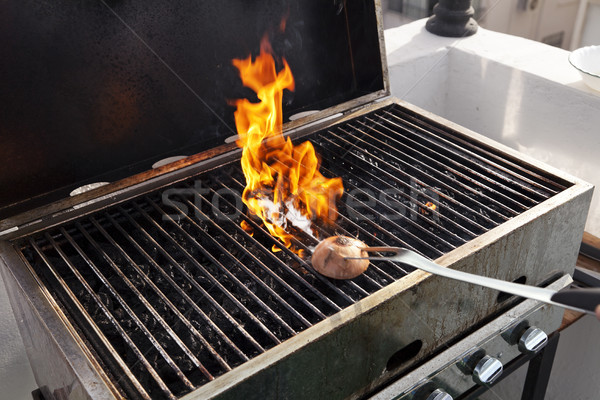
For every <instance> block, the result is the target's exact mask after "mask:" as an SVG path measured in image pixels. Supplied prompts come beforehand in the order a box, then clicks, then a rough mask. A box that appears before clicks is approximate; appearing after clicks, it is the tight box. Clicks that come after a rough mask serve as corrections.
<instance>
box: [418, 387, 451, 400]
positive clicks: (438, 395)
mask: <svg viewBox="0 0 600 400" xmlns="http://www.w3.org/2000/svg"><path fill="white" fill-rule="evenodd" d="M425 400H454V399H453V398H452V396H450V395H449V394H448V393H446V392H444V391H443V390H442V389H435V390H434V391H433V392H432V393H431V394H430V395H429V397H427V398H426V399H425Z"/></svg>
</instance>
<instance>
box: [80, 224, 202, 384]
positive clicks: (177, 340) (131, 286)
mask: <svg viewBox="0 0 600 400" xmlns="http://www.w3.org/2000/svg"><path fill="white" fill-rule="evenodd" d="M90 221H91V222H92V224H93V225H94V226H95V227H96V229H98V232H100V233H101V234H102V236H103V237H104V239H105V240H106V241H107V242H108V243H110V244H111V245H112V246H113V247H114V248H115V249H117V250H118V251H119V253H120V254H121V256H122V257H123V258H124V259H125V260H126V261H127V263H128V264H129V265H130V266H131V267H133V268H134V269H135V272H136V275H137V276H138V277H139V278H141V279H142V280H143V281H144V287H145V286H146V284H149V286H150V287H152V288H153V289H156V290H155V291H154V293H153V294H156V295H157V296H158V297H159V298H161V299H163V301H166V304H167V305H169V304H170V301H169V300H168V299H167V298H166V297H165V296H164V295H162V292H160V291H159V290H157V288H156V287H155V286H153V284H152V282H151V281H149V280H148V278H147V277H146V274H144V273H143V272H142V271H141V270H140V269H139V266H137V265H136V263H135V262H134V261H133V260H132V259H131V257H129V256H128V255H127V253H126V252H125V251H124V250H123V248H122V247H121V246H119V245H118V244H117V243H116V242H115V240H114V239H113V237H112V236H111V235H109V234H108V233H107V232H106V231H105V230H104V228H102V226H101V225H100V224H99V223H98V221H96V219H95V218H94V217H90ZM84 236H86V238H87V239H88V240H90V242H91V243H92V245H93V246H94V248H96V250H97V251H98V252H100V253H101V254H102V256H103V257H104V258H105V259H106V261H107V262H108V264H109V265H110V266H111V267H112V269H113V271H114V272H115V273H116V274H117V275H118V276H119V277H120V278H121V280H122V281H123V282H124V283H125V284H126V285H127V287H128V288H129V289H130V290H131V291H132V292H133V293H134V294H135V295H136V298H137V299H138V300H139V301H140V302H141V303H142V304H143V305H144V307H145V308H146V309H147V310H148V311H149V312H150V314H151V315H152V316H153V317H154V319H155V320H156V321H157V322H158V324H160V326H162V327H163V329H164V330H165V331H166V332H167V333H168V334H169V337H170V338H171V340H173V341H174V342H175V343H176V344H177V346H178V347H179V348H180V349H181V350H182V351H183V353H184V354H185V356H186V357H187V358H188V359H189V360H191V361H192V362H193V363H194V366H195V367H196V368H198V369H199V370H200V371H201V372H202V374H203V375H204V376H205V377H206V378H208V380H212V379H214V378H213V376H212V375H211V374H210V372H208V370H207V369H206V368H205V367H204V365H203V364H202V363H201V362H200V360H198V359H197V358H196V356H195V355H194V354H192V352H191V350H190V349H189V348H188V347H187V345H186V344H185V343H184V342H183V340H182V339H181V338H180V337H179V336H178V335H177V334H176V333H175V332H174V331H173V329H172V328H171V326H169V324H168V323H167V322H166V321H165V319H164V318H163V317H162V316H161V315H160V314H159V313H158V311H157V310H156V309H155V308H154V307H153V306H152V305H151V304H150V303H149V302H148V301H147V300H146V297H145V296H143V295H142V293H140V291H139V290H138V289H137V288H136V286H135V285H134V284H133V283H132V282H131V281H130V280H129V278H127V276H125V274H124V273H123V272H122V271H121V269H122V268H123V267H124V265H122V264H121V265H120V266H117V264H116V263H115V261H114V260H112V259H111V258H110V256H109V255H108V254H106V252H104V251H103V250H102V249H101V248H100V246H98V244H97V243H96V242H95V241H93V239H91V236H90V235H89V234H87V233H86V234H84ZM123 297H125V296H123ZM169 308H170V309H171V311H173V310H175V309H176V308H175V306H172V307H169Z"/></svg>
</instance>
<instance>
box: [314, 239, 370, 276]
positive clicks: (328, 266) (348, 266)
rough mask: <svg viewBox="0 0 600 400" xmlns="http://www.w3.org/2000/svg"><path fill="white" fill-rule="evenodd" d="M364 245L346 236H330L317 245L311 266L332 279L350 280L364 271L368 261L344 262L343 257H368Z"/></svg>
mask: <svg viewBox="0 0 600 400" xmlns="http://www.w3.org/2000/svg"><path fill="white" fill-rule="evenodd" d="M363 247H366V245H365V244H364V243H363V242H361V241H360V240H358V239H353V238H351V237H347V236H331V237H328V238H327V239H325V240H323V241H322V242H321V243H319V244H318V245H317V247H316V248H315V251H314V252H313V255H312V265H313V267H314V268H315V270H316V271H317V272H319V273H320V274H322V275H325V276H327V277H329V278H334V279H352V278H356V277H357V276H359V275H360V274H362V273H363V272H365V271H366V269H367V267H368V266H369V260H346V259H345V257H368V254H367V252H366V251H364V250H361V248H363Z"/></svg>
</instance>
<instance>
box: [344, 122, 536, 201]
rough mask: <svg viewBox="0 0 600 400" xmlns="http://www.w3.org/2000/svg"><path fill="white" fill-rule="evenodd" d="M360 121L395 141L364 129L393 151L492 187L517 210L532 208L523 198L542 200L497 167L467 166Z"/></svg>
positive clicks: (368, 127)
mask: <svg viewBox="0 0 600 400" xmlns="http://www.w3.org/2000/svg"><path fill="white" fill-rule="evenodd" d="M365 119H366V120H367V121H370V122H371V123H372V124H374V125H378V126H381V127H382V128H383V129H385V130H386V131H388V132H392V134H395V136H400V135H399V134H398V131H399V129H398V128H400V126H398V125H397V124H394V123H392V122H390V121H385V122H387V123H388V124H390V125H392V126H394V127H395V128H396V130H393V129H392V128H391V127H389V126H386V125H383V124H382V123H381V122H380V121H375V120H373V119H371V118H368V117H366V118H365ZM357 123H359V124H361V125H363V126H364V127H365V128H366V129H368V130H372V131H373V132H374V133H376V134H377V136H378V137H381V138H383V139H388V140H390V141H392V142H393V143H394V146H392V145H390V144H388V143H386V142H385V141H383V140H381V139H379V138H375V137H374V136H372V135H370V134H368V133H367V132H364V131H362V130H361V132H363V133H364V134H365V136H367V137H369V138H370V139H373V140H374V141H376V142H378V143H381V144H382V145H383V146H385V147H387V148H389V149H390V150H391V151H393V152H395V153H398V154H399V155H400V158H403V159H404V158H410V159H411V160H413V161H415V162H417V163H419V164H421V165H424V166H434V165H437V166H438V167H440V168H441V169H444V170H446V171H448V172H450V173H452V174H453V175H454V176H456V177H459V178H462V179H463V180H464V181H466V182H467V183H468V184H472V185H474V186H476V187H479V188H481V189H482V190H486V191H491V192H494V193H497V194H499V195H500V196H502V199H503V201H504V202H507V203H511V204H512V205H513V206H511V208H513V210H514V209H515V207H516V209H521V210H526V209H527V208H528V206H527V205H525V204H524V203H522V202H521V201H523V200H524V201H526V202H528V203H531V202H532V201H535V200H536V199H537V200H539V198H540V196H539V194H538V193H536V192H534V191H533V190H530V189H529V188H527V187H526V186H522V187H521V189H522V190H523V191H525V192H528V193H529V195H530V196H531V195H534V196H535V199H534V198H531V197H528V196H527V195H526V194H525V193H522V192H519V191H517V190H514V189H513V188H511V187H509V186H507V185H505V184H504V182H503V179H500V178H499V176H500V177H502V175H499V174H494V173H493V171H492V172H490V171H489V170H487V169H484V168H482V167H481V166H479V168H477V167H476V166H471V168H470V169H466V166H465V165H462V164H461V163H459V162H457V161H455V160H454V159H453V158H451V157H449V156H447V155H444V154H443V153H442V151H441V150H440V149H439V148H437V147H433V146H430V147H426V146H424V145H422V144H421V143H419V142H417V141H416V140H413V139H412V138H410V137H409V136H407V135H403V136H401V138H402V139H403V140H402V141H400V140H398V139H396V138H394V137H390V136H388V135H387V134H385V133H383V132H382V131H381V130H378V129H376V128H374V127H370V126H368V125H367V124H366V123H364V122H363V121H357ZM350 126H352V125H351V124H350ZM356 129H358V128H356ZM408 143H410V144H411V145H412V146H411V147H409V146H408ZM438 147H439V146H438ZM399 148H403V149H405V150H406V151H408V152H412V153H415V156H416V157H413V156H410V155H409V154H407V153H406V152H405V151H401V150H399ZM454 156H455V158H461V157H460V155H454ZM434 157H435V158H434ZM439 159H441V160H442V161H439ZM425 160H427V161H428V162H429V163H430V164H428V163H425ZM461 161H463V160H461ZM453 167H454V168H453ZM477 169H483V170H484V171H485V172H486V173H489V174H490V175H491V177H488V176H486V175H485V174H483V173H481V172H478V171H477ZM460 170H462V171H460ZM434 171H435V169H434ZM470 175H472V176H470ZM502 178H503V177H502ZM513 182H514V181H513ZM492 185H493V186H495V187H494V188H493V189H492V187H490V186H492ZM503 192H507V194H505V193H503ZM510 195H512V196H514V197H517V198H519V199H521V201H518V200H516V199H515V198H514V197H511V196H510Z"/></svg>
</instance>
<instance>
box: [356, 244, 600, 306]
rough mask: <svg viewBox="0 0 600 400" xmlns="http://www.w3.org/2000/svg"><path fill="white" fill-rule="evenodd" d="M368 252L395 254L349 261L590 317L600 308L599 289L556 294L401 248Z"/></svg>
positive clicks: (365, 249) (371, 249)
mask: <svg viewBox="0 0 600 400" xmlns="http://www.w3.org/2000/svg"><path fill="white" fill-rule="evenodd" d="M361 250H364V251H366V252H370V253H372V252H380V253H394V254H393V255H390V256H381V255H380V256H375V257H346V259H354V260H358V259H360V260H385V261H394V262H399V263H402V264H406V265H409V266H411V267H414V268H418V269H421V270H423V271H426V272H429V273H430V274H434V275H440V276H445V277H446V278H450V279H455V280H458V281H463V282H469V283H474V284H475V285H480V286H485V287H488V288H491V289H496V290H499V291H501V292H506V293H510V294H514V295H516V296H520V297H526V298H529V299H534V300H538V301H541V302H544V303H548V304H552V305H555V306H559V307H564V308H569V309H571V310H575V311H579V312H582V313H587V314H595V310H596V307H597V306H598V305H599V304H600V288H589V289H588V288H586V289H567V290H562V291H558V292H557V291H554V290H550V289H544V288H540V287H537V286H530V285H523V284H520V283H514V282H507V281H503V280H500V279H494V278H488V277H485V276H481V275H475V274H470V273H468V272H462V271H457V270H454V269H450V268H445V267H442V266H440V265H437V264H435V263H434V262H431V261H429V260H428V259H427V258H425V257H423V256H421V255H420V254H417V253H415V252H414V251H412V250H408V249H403V248H401V247H362V248H361Z"/></svg>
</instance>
